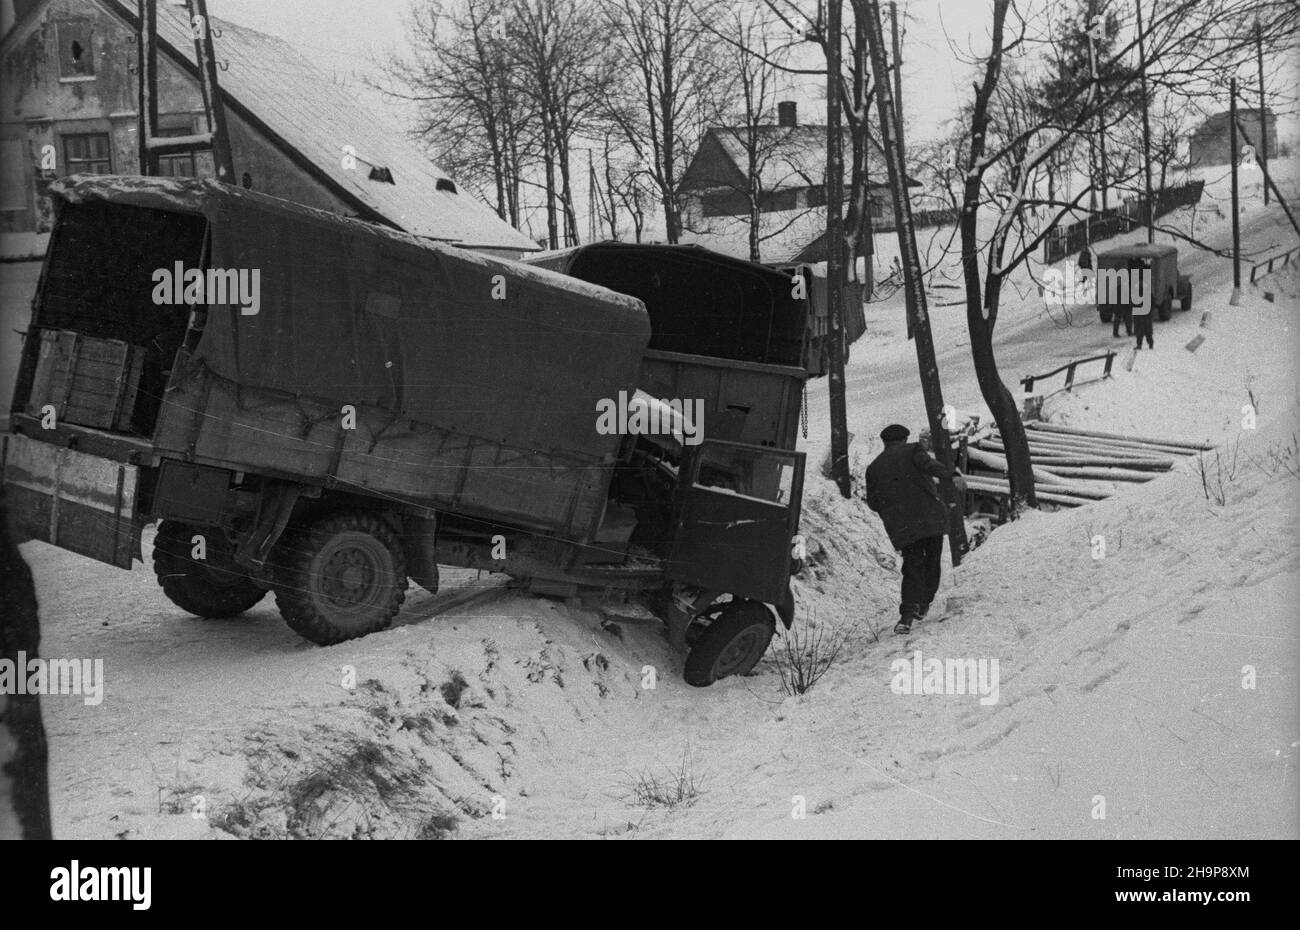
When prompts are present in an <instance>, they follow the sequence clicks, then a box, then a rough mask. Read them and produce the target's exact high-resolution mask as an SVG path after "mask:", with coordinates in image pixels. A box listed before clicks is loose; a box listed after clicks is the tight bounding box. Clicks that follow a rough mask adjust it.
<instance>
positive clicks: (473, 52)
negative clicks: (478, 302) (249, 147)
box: [362, 0, 535, 226]
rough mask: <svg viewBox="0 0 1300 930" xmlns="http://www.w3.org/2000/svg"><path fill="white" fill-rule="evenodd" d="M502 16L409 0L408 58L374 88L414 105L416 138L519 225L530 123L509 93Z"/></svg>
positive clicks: (490, 5) (484, 6)
mask: <svg viewBox="0 0 1300 930" xmlns="http://www.w3.org/2000/svg"><path fill="white" fill-rule="evenodd" d="M508 13H509V11H508V10H505V11H503V10H502V9H501V7H500V4H498V3H496V2H495V0H459V2H457V3H454V4H443V3H441V2H422V0H416V2H413V3H412V4H411V6H410V8H409V9H408V11H407V14H406V25H407V31H408V33H409V44H410V47H411V55H410V57H409V58H399V59H396V60H394V61H391V62H388V63H386V64H385V65H384V66H383V72H384V74H385V77H386V78H387V82H386V85H385V86H383V87H381V88H380V89H381V90H383V91H384V92H385V93H387V94H389V95H390V96H392V97H394V98H396V99H399V100H406V101H411V102H413V103H415V104H417V105H418V108H419V114H420V123H419V125H418V127H417V129H416V136H417V137H418V138H420V139H422V140H424V141H425V142H426V143H428V144H429V145H430V146H431V147H432V148H433V150H434V155H435V157H436V158H437V159H438V161H439V162H440V163H441V164H442V165H443V166H444V167H445V168H447V169H448V170H449V171H452V172H453V173H454V174H455V175H456V176H457V178H458V179H460V180H461V182H462V183H464V184H466V185H468V186H470V187H471V188H473V189H477V190H478V191H479V192H480V193H485V194H488V195H489V196H488V199H490V200H494V202H495V205H496V210H497V213H498V214H499V215H500V216H501V218H502V219H504V220H506V221H508V222H509V223H510V224H511V225H513V226H518V225H519V222H520V188H521V185H522V183H523V175H524V173H525V170H526V165H527V163H528V161H529V160H530V159H531V157H532V145H531V142H530V135H531V134H532V132H533V130H534V128H535V120H534V117H533V114H532V113H530V112H529V111H528V110H527V109H526V108H524V107H522V106H520V100H519V97H518V93H517V88H516V87H515V79H514V76H513V73H512V67H511V58H510V50H509V45H508V42H507V35H508V26H509V23H508ZM362 154H364V153H362Z"/></svg>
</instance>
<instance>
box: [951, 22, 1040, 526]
mask: <svg viewBox="0 0 1300 930" xmlns="http://www.w3.org/2000/svg"><path fill="white" fill-rule="evenodd" d="M1008 4H1009V0H996V2H995V4H994V8H993V50H992V52H991V53H990V57H989V61H988V63H987V65H986V66H985V74H984V83H983V85H981V86H979V87H978V89H977V91H976V94H975V108H974V111H973V114H972V116H971V146H970V155H969V161H968V163H967V166H966V183H965V189H964V191H963V204H962V214H961V258H962V276H963V279H964V283H965V285H966V326H967V329H968V330H969V331H970V344H971V357H972V359H973V360H974V362H975V378H976V381H977V382H978V383H979V386H980V395H981V396H982V397H983V398H984V403H985V404H986V405H987V406H988V408H989V412H990V413H991V414H993V419H994V421H995V422H996V423H997V425H998V431H999V432H1000V433H1001V434H1002V436H1003V438H1004V443H1005V445H1006V456H1007V463H1008V477H1009V480H1010V487H1011V509H1012V513H1013V514H1015V513H1019V512H1021V511H1022V510H1024V509H1025V507H1034V506H1037V498H1036V497H1035V495H1034V470H1033V463H1032V462H1031V461H1030V458H1029V440H1028V438H1027V437H1026V435H1025V426H1024V423H1023V422H1021V419H1020V409H1019V408H1018V407H1017V406H1016V402H1015V398H1014V397H1013V396H1012V395H1011V392H1010V391H1009V390H1007V387H1006V385H1005V384H1003V383H1002V377H1001V375H1000V374H999V373H998V367H997V359H996V358H995V356H994V354H993V327H994V325H995V324H996V321H997V307H998V301H999V299H1000V297H1001V287H1002V279H1001V277H999V276H998V275H997V274H996V268H997V263H998V261H999V260H1000V258H1001V250H1000V249H998V248H997V247H996V243H990V245H989V246H988V249H989V257H988V265H989V274H988V279H987V281H986V284H987V290H986V292H984V293H981V292H982V291H984V290H985V289H984V288H981V285H980V270H979V252H980V241H979V231H978V216H979V205H980V197H981V186H982V183H983V179H982V175H983V172H982V171H981V170H978V169H976V167H975V166H976V165H978V164H979V163H980V160H981V159H982V158H983V157H984V147H985V140H986V133H987V132H988V104H989V99H990V98H991V97H992V96H993V89H994V87H995V86H996V85H997V81H998V73H999V71H1000V70H1001V67H1002V29H1003V24H1004V22H1005V20H1006V12H1007V6H1008ZM985 307H988V308H989V311H988V315H987V316H986V315H985V312H984V309H985Z"/></svg>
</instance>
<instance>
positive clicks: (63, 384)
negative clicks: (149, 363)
mask: <svg viewBox="0 0 1300 930" xmlns="http://www.w3.org/2000/svg"><path fill="white" fill-rule="evenodd" d="M40 339H41V348H40V354H39V356H38V358H37V362H36V372H35V376H34V377H33V380H32V391H31V395H30V398H29V400H28V403H27V412H28V413H29V414H30V415H31V416H34V417H40V416H42V415H43V410H44V408H45V406H46V405H52V406H53V407H54V411H55V416H56V417H57V419H58V422H60V423H71V424H76V425H78V426H91V427H95V428H97V429H110V430H118V431H126V430H129V429H130V426H131V414H132V411H133V410H134V408H135V398H136V393H137V391H139V388H140V370H141V367H142V364H143V361H144V351H143V350H142V349H140V348H139V347H137V346H133V345H130V344H129V343H126V342H123V341H122V340H120V339H95V338H92V337H89V336H85V335H83V334H81V333H76V332H72V331H70V330H42V331H41V334H40Z"/></svg>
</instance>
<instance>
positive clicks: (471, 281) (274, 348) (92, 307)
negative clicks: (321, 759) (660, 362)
mask: <svg viewBox="0 0 1300 930" xmlns="http://www.w3.org/2000/svg"><path fill="white" fill-rule="evenodd" d="M52 191H53V193H54V196H55V200H56V203H57V206H58V211H59V223H58V224H57V225H56V232H55V234H54V236H53V237H52V241H51V244H50V248H49V253H48V255H47V258H46V263H45V268H44V271H43V274H42V280H41V284H40V286H39V288H38V294H37V299H36V302H35V308H36V309H35V315H34V318H33V320H32V325H31V329H30V330H29V331H28V333H27V339H26V343H25V349H24V358H23V363H22V368H21V369H20V375H19V382H18V386H17V390H16V392H15V402H14V417H13V421H12V422H13V430H14V432H16V433H20V434H23V435H22V437H11V439H13V440H15V441H23V440H25V441H28V442H42V443H52V444H55V445H61V446H64V447H68V446H72V447H80V448H85V447H86V443H88V442H95V441H98V443H99V444H98V445H97V446H96V449H97V450H98V451H99V452H100V454H104V455H107V456H109V457H110V458H113V457H117V458H118V459H119V460H120V461H123V462H124V463H126V462H129V464H131V465H142V466H146V467H156V466H158V465H159V464H160V463H162V462H164V461H166V462H168V463H171V464H172V465H183V466H184V467H185V468H188V469H191V471H189V472H187V473H186V474H185V476H184V477H186V478H187V479H189V480H193V481H196V482H198V481H203V480H208V478H209V477H210V475H209V474H208V473H207V472H204V471H203V468H204V467H210V468H215V469H222V470H225V471H227V472H230V473H239V472H242V471H248V472H255V473H258V474H260V475H265V476H271V477H275V476H282V477H283V478H284V479H286V480H292V481H295V482H305V483H308V484H317V485H320V486H322V487H326V488H340V489H345V490H346V489H351V490H355V491H360V492H364V493H366V494H369V495H373V496H379V497H383V498H386V499H393V500H395V501H401V502H409V503H411V504H413V505H419V506H423V507H428V508H430V509H432V510H438V511H452V512H455V513H458V514H462V515H467V516H469V517H471V518H472V517H475V516H478V517H481V518H482V519H483V520H484V521H485V522H492V523H504V524H508V525H512V526H516V527H519V528H520V529H522V530H525V531H531V532H536V533H539V534H543V535H547V536H554V537H557V538H559V539H564V540H573V541H581V540H585V539H587V538H589V537H590V536H591V535H592V534H593V533H594V532H595V529H596V527H597V525H598V524H599V522H600V520H601V516H602V513H603V510H604V507H605V501H606V495H607V491H608V484H609V475H610V473H611V469H610V467H609V466H610V464H611V463H612V462H613V461H614V460H615V458H616V457H617V454H618V451H619V443H620V441H621V437H620V436H617V435H602V434H600V433H599V432H597V430H596V426H595V424H596V410H597V402H598V401H599V400H601V399H603V398H613V397H617V396H618V394H619V392H620V391H629V392H630V391H634V390H635V389H636V384H635V375H636V372H637V370H638V367H639V364H640V360H641V357H642V354H643V351H644V349H645V347H646V344H647V341H648V339H649V335H650V325H649V319H648V317H647V314H646V311H645V308H644V307H643V306H642V304H641V303H640V301H638V300H635V299H632V298H629V297H627V296H624V295H621V294H616V293H614V292H611V291H608V290H606V289H604V288H601V287H597V286H593V285H590V284H586V283H583V282H580V281H576V280H574V279H572V278H568V277H564V276H561V275H557V274H552V273H549V272H546V271H543V270H538V269H533V268H529V267H527V266H525V265H521V264H519V263H515V262H507V261H501V260H495V259H489V258H485V257H481V256H479V255H476V254H473V253H469V252H464V251H461V250H458V249H454V248H451V247H448V246H443V245H440V244H437V243H433V242H429V241H424V240H420V239H416V238H414V237H411V236H408V235H406V234H404V233H400V232H396V231H390V230H385V229H383V228H380V227H377V226H374V225H371V224H367V223H362V222H360V221H356V220H351V219H347V218H344V217H340V216H336V215H333V214H329V213H326V212H323V211H317V210H312V209H309V208H306V207H301V206H298V205H295V204H291V203H288V202H286V201H281V200H277V199H275V198H271V197H268V196H265V195H262V194H257V193H253V192H250V191H244V190H239V189H234V188H230V187H226V186H223V185H219V184H216V183H213V182H211V181H206V180H193V179H175V180H172V179H156V178H148V179H146V178H118V177H95V178H91V177H74V178H69V179H64V180H62V181H60V182H57V183H56V184H55V185H54V186H53V187H52ZM189 268H201V269H206V270H214V269H215V270H220V271H225V272H231V271H233V272H236V273H239V274H245V275H247V276H248V277H246V278H245V281H248V282H251V281H253V280H256V282H257V285H258V287H257V290H258V294H257V301H256V310H255V312H250V309H251V307H250V302H248V301H243V300H241V299H240V298H238V297H235V298H234V299H231V295H230V294H226V295H225V298H226V299H225V300H224V302H223V301H217V300H213V299H212V298H213V295H212V294H206V295H205V297H206V300H205V301H198V302H195V303H184V304H182V305H176V304H175V303H165V302H164V303H159V302H158V300H157V298H158V297H159V296H161V297H163V298H167V297H168V296H169V292H167V291H159V290H158V288H159V287H161V285H160V284H159V283H158V278H157V275H158V274H159V272H160V270H164V269H165V270H168V271H171V272H175V273H180V272H181V271H182V269H189ZM254 273H255V274H256V278H255V279H254V278H253V275H254ZM230 280H231V281H232V282H233V281H234V279H233V278H231V279H230ZM46 333H58V334H65V335H63V336H61V337H58V336H55V337H46V336H45V335H44V334H46ZM66 334H73V335H71V336H70V335H66ZM78 335H79V336H80V337H81V338H82V339H83V340H84V339H90V340H92V342H93V344H94V345H96V346H97V347H98V348H99V349H100V350H102V351H100V353H99V354H100V355H101V356H103V357H107V358H116V357H118V356H119V355H120V356H121V357H122V358H127V359H137V360H138V359H140V358H141V357H142V358H143V362H142V371H140V372H137V373H136V374H135V380H134V384H133V397H132V399H131V400H130V401H129V402H130V403H131V404H132V409H131V411H130V413H129V415H122V414H121V413H120V412H119V413H118V414H117V418H116V420H113V418H112V417H108V416H107V414H103V415H101V416H100V420H99V421H98V422H97V423H96V424H94V426H96V427H100V428H91V424H87V423H84V422H83V423H81V424H78V423H76V422H73V421H75V420H76V419H77V417H76V416H75V415H74V416H73V417H72V419H67V418H56V419H58V422H57V425H56V426H55V427H54V428H53V429H50V428H47V427H48V423H47V424H42V421H41V418H42V413H43V412H46V413H48V407H49V406H52V405H53V406H57V398H55V397H53V396H49V391H50V390H51V388H49V387H48V379H47V380H46V381H41V380H40V379H38V378H37V373H38V369H39V368H40V363H41V354H40V346H41V345H42V343H43V341H44V343H45V344H58V341H59V339H60V338H62V339H63V340H64V341H65V342H66V341H71V340H73V339H75V338H76V337H77V336H78ZM96 340H97V341H96ZM114 341H116V342H120V343H124V344H125V345H126V346H128V347H130V350H129V351H128V350H125V349H124V350H122V351H120V352H118V353H117V354H116V355H115V354H113V353H112V352H109V351H108V350H107V349H106V348H105V347H104V346H103V345H101V343H107V342H114ZM136 364H137V365H140V364H141V363H140V362H138V361H137V362H136ZM47 367H48V366H47ZM92 374H94V373H92ZM110 374H111V373H110ZM111 382H112V378H111V377H109V378H107V380H106V381H105V382H104V383H105V384H106V385H107V386H106V387H105V392H106V395H107V392H108V391H109V390H110V388H111V386H112V385H111ZM105 403H107V401H106V402H105ZM106 424H108V427H109V428H106V429H105V428H102V427H105V425H106ZM114 424H115V425H114ZM114 436H117V437H119V438H120V439H121V440H122V442H121V443H119V444H118V445H116V446H115V445H114V442H113V439H114ZM128 439H129V442H128V441H127V440H128ZM142 447H143V449H142ZM114 450H116V452H120V453H121V454H120V455H117V454H116V453H115V451H114ZM28 458H30V456H28ZM173 471H175V469H173ZM151 480H153V478H152V477H150V476H149V475H145V476H142V477H141V483H142V487H141V488H140V489H139V492H138V495H139V496H140V497H143V498H146V499H148V498H149V497H150V495H151V494H152V493H153V490H154V489H153V488H152V487H151V486H150V484H149V482H150V481H151ZM218 480H220V478H219V476H218ZM47 490H49V489H47ZM51 493H53V494H54V496H55V498H57V497H58V489H57V488H55V489H52V490H51ZM133 500H134V499H133ZM114 506H119V505H114ZM119 509H120V506H119ZM119 517H121V515H120V514H119ZM115 551H116V550H115Z"/></svg>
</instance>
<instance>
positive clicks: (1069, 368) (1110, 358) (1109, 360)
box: [1020, 352, 1115, 394]
mask: <svg viewBox="0 0 1300 930" xmlns="http://www.w3.org/2000/svg"><path fill="white" fill-rule="evenodd" d="M1100 361H1105V363H1106V367H1105V369H1104V370H1103V371H1102V373H1101V376H1102V377H1103V378H1109V377H1110V367H1111V365H1112V364H1113V363H1114V361H1115V353H1114V352H1107V353H1106V354H1105V355H1094V356H1092V357H1090V358H1079V359H1075V360H1074V361H1072V362H1066V363H1065V364H1064V365H1062V366H1061V367H1060V368H1056V369H1053V370H1052V371H1049V372H1047V373H1046V374H1042V375H1026V376H1025V377H1023V378H1021V379H1020V383H1021V385H1023V386H1024V389H1025V393H1026V394H1031V393H1033V390H1034V383H1035V382H1037V381H1045V380H1047V379H1048V378H1051V377H1053V376H1054V375H1059V374H1060V373H1061V372H1065V388H1064V390H1067V391H1068V390H1070V389H1071V388H1073V387H1074V371H1075V369H1076V368H1078V367H1079V366H1080V365H1086V364H1088V363H1089V362H1100Z"/></svg>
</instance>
